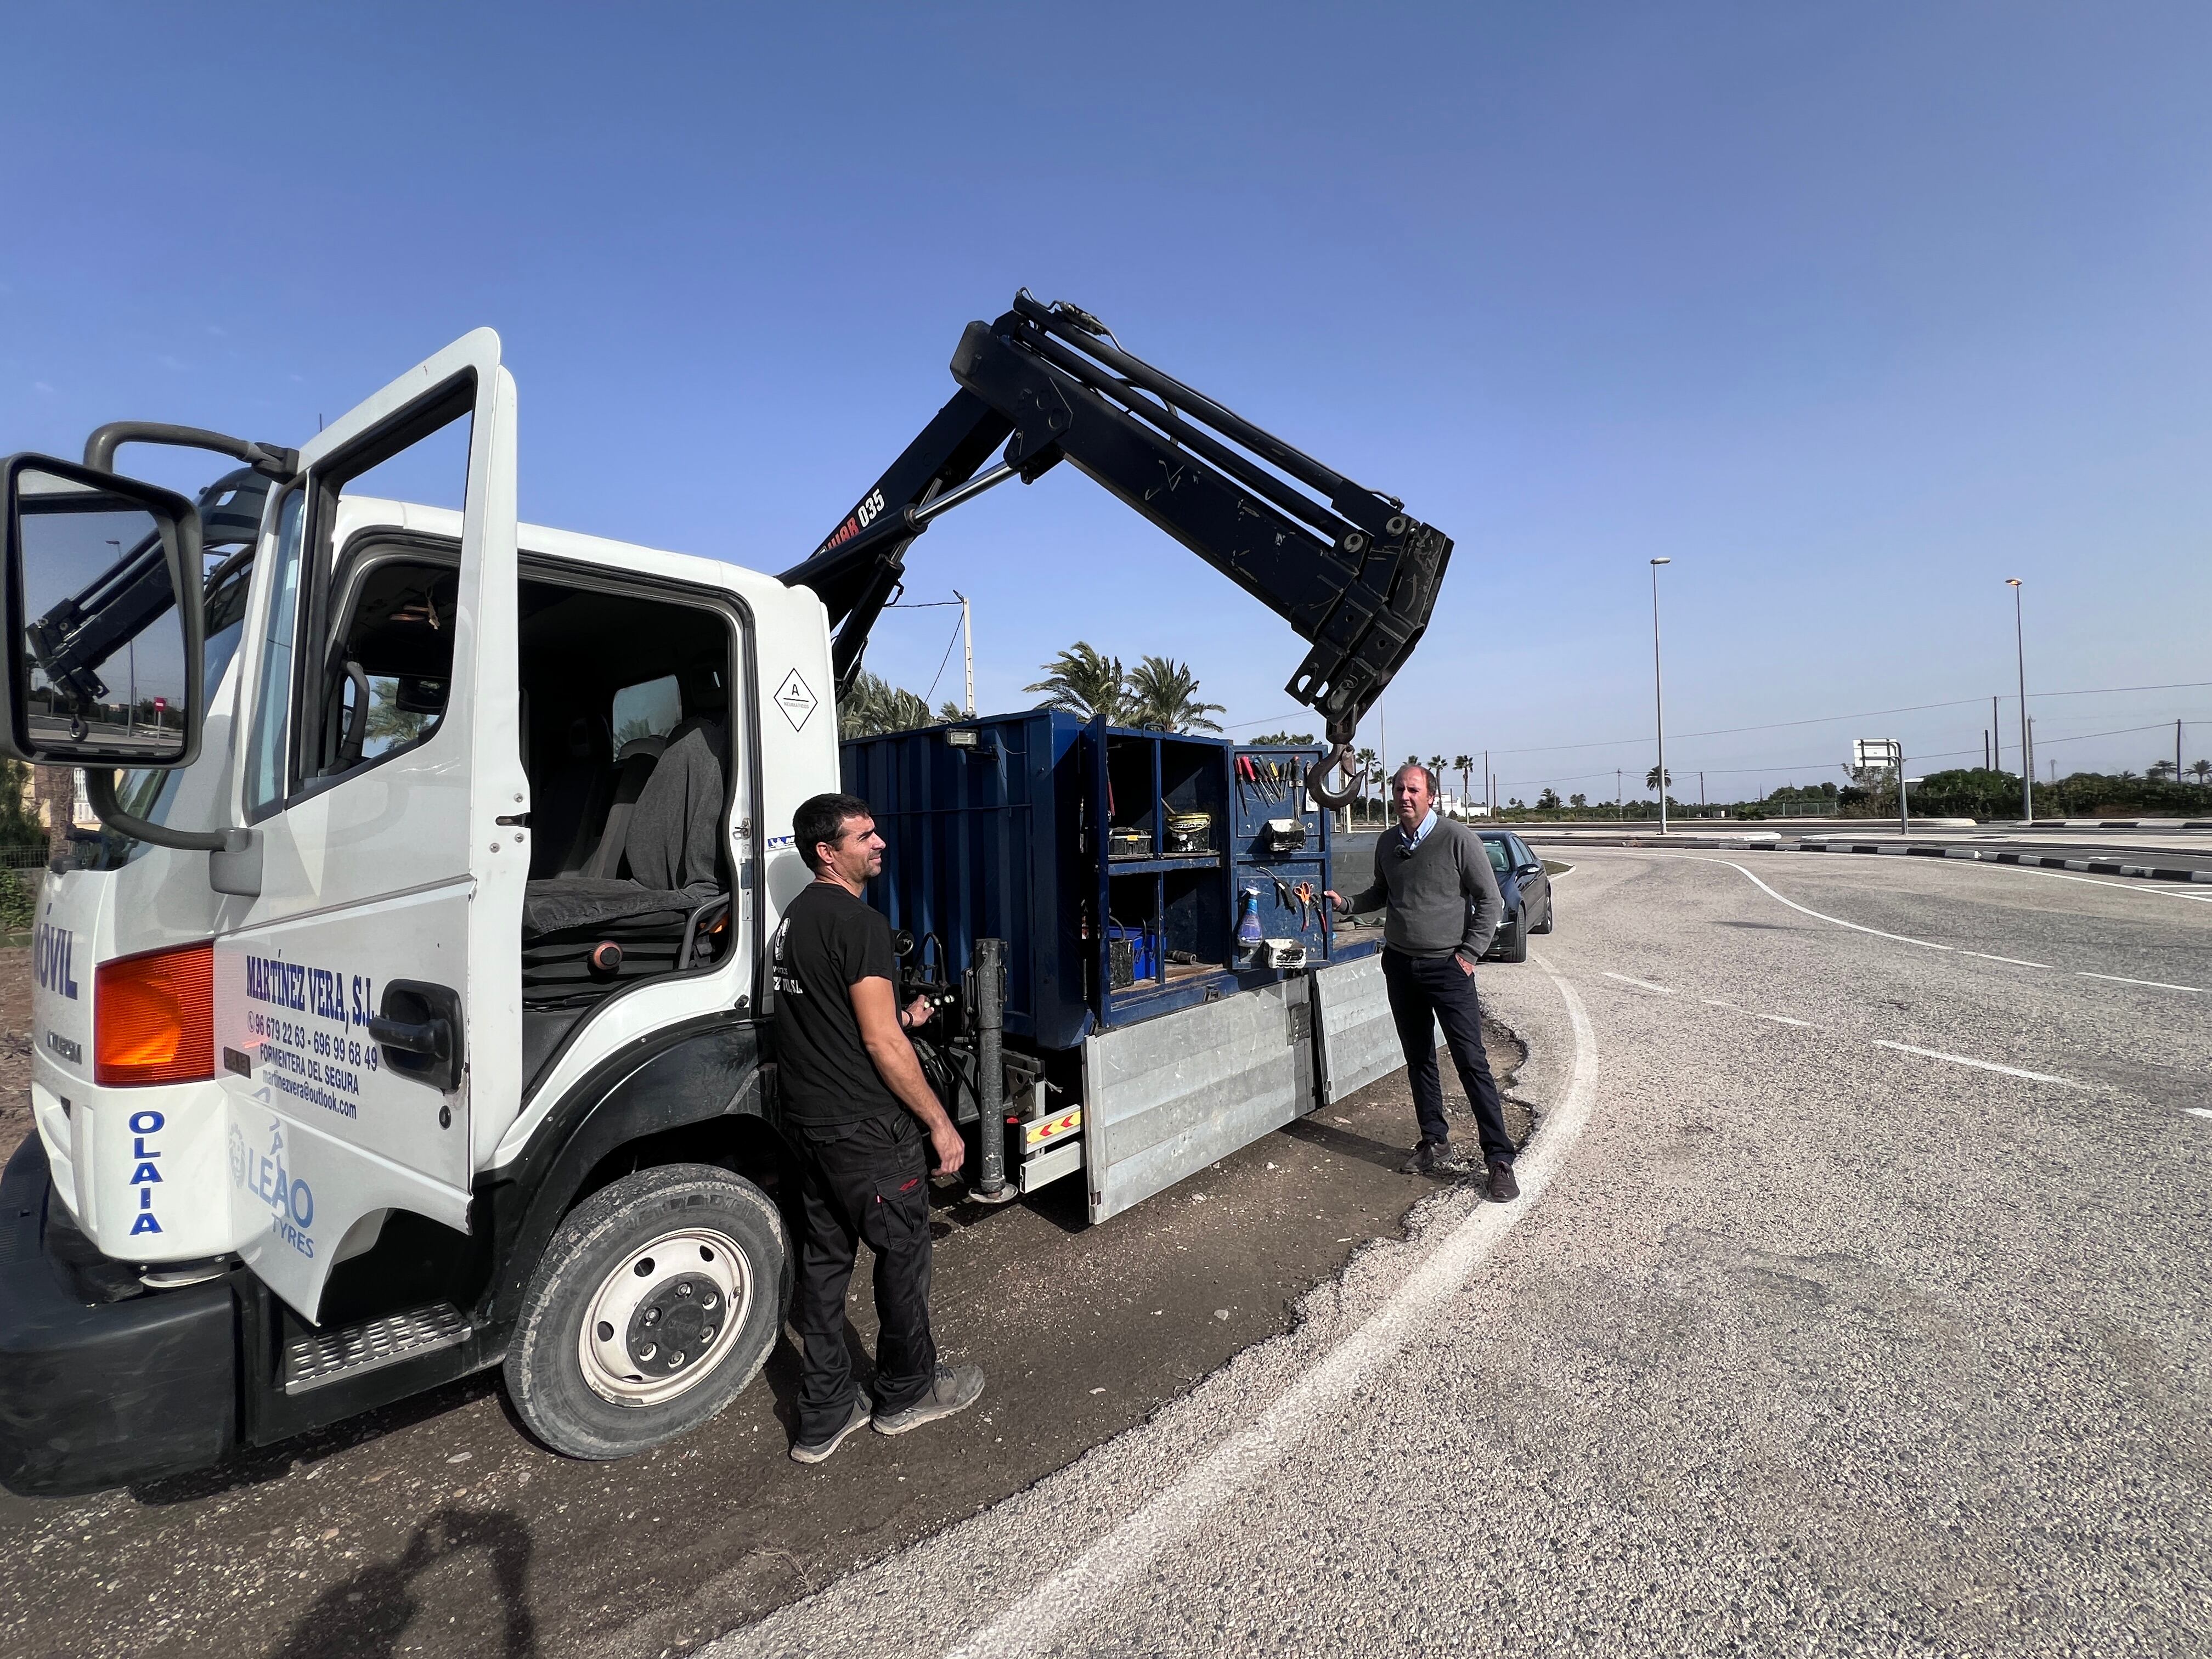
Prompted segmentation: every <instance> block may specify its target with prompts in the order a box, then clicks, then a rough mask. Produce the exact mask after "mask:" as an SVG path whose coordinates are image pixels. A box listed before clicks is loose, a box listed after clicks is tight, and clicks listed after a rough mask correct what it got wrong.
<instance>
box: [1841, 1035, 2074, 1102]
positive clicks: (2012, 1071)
mask: <svg viewBox="0 0 2212 1659" xmlns="http://www.w3.org/2000/svg"><path fill="white" fill-rule="evenodd" d="M1872 1042H1873V1043H1874V1046H1875V1048H1894V1049H1895V1050H1897V1052H1898V1053H1899V1054H1918V1055H1920V1056H1921V1057H1922V1058H1923V1060H1948V1061H1950V1063H1951V1064H1952V1065H1954V1066H1972V1067H1973V1068H1974V1069H1975V1070H1976V1071H1978V1072H2002V1073H2004V1074H2005V1075H2006V1076H2007V1077H2024V1078H2026V1079H2027V1080H2028V1081H2029V1082H2030V1083H2056V1084H2057V1085H2059V1086H2060V1087H2061V1088H2066V1089H2087V1087H2088V1086H2089V1085H2087V1084H2086V1083H2076V1082H2075V1080H2074V1079H2072V1078H2070V1077H2053V1076H2051V1073H2048V1072H2024V1071H2022V1070H2021V1068H2020V1067H2019V1066H2000V1065H1998V1064H1997V1063H1996V1061H1995V1060H1973V1059H1970V1058H1968V1057H1967V1056H1966V1055H1965V1054H1945V1053H1944V1052H1943V1051H1942V1049H1941V1048H1914V1047H1913V1046H1912V1045H1911V1043H1909V1042H1883V1041H1882V1039H1881V1038H1880V1037H1875V1038H1873V1039H1872Z"/></svg>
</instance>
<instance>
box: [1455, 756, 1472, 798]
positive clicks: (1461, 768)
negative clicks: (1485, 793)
mask: <svg viewBox="0 0 2212 1659" xmlns="http://www.w3.org/2000/svg"><path fill="white" fill-rule="evenodd" d="M1452 770H1453V771H1455V772H1456V773H1458V774H1459V803H1460V807H1461V810H1462V811H1464V810H1465V809H1466V806H1467V804H1468V801H1470V800H1471V799H1474V785H1473V784H1472V783H1470V782H1468V779H1470V778H1472V777H1473V776H1474V756H1472V755H1454V756H1453V757H1452Z"/></svg>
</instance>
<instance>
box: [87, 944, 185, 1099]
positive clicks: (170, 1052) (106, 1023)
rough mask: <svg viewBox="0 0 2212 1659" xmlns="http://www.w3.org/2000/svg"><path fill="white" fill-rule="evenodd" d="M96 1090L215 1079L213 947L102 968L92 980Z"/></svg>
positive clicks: (107, 964) (130, 959)
mask: <svg viewBox="0 0 2212 1659" xmlns="http://www.w3.org/2000/svg"><path fill="white" fill-rule="evenodd" d="M92 1011H93V1067H92V1077H93V1081H94V1082H95V1083H115V1084H122V1085H126V1086H127V1085H132V1084H145V1083H197V1082H198V1081H200V1080H201V1079H204V1078H210V1077H213V1076H214V1075H215V946H214V945H186V946H185V948H184V949H183V950H181V951H153V952H151V953H149V954H148V955H146V956H143V957H124V958H123V959H122V960H121V961H119V962H103V963H100V971H99V972H98V974H97V975H95V976H94V992H93V1003H92Z"/></svg>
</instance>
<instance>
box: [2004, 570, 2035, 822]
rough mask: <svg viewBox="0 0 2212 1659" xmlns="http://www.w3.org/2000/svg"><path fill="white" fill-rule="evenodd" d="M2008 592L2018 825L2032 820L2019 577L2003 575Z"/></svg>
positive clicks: (2032, 766)
mask: <svg viewBox="0 0 2212 1659" xmlns="http://www.w3.org/2000/svg"><path fill="white" fill-rule="evenodd" d="M2005 586H2007V587H2009V588H2010V589H2012V644H2013V651H2014V653H2015V655H2016V657H2017V658H2018V659H2019V663H2020V816H2021V822H2022V823H2027V822H2029V821H2031V820H2033V818H2034V817H2035V763H2034V761H2033V760H2032V759H2031V758H2030V756H2031V755H2032V753H2033V750H2030V749H2029V748H2028V746H2027V745H2028V736H2027V634H2026V633H2025V631H2024V630H2023V629H2022V626H2021V619H2020V578H2019V577H2017V576H2007V577H2006V578H2005Z"/></svg>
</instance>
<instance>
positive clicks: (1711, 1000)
mask: <svg viewBox="0 0 2212 1659" xmlns="http://www.w3.org/2000/svg"><path fill="white" fill-rule="evenodd" d="M1698 1000H1699V1001H1700V1002H1702V1003H1704V1004H1705V1006H1707V1007H1708V1008H1725V1009H1727V1010H1728V1011H1729V1012H1730V1013H1732V1014H1749V1015H1750V1016H1751V1017H1752V1018H1753V1019H1771V1020H1772V1021H1773V1022H1774V1023H1775V1024H1777V1025H1806V1026H1809V1025H1811V1024H1812V1023H1813V1022H1812V1021H1811V1020H1809V1019H1792V1018H1790V1016H1789V1015H1787V1014H1762V1013H1760V1012H1759V1010H1758V1009H1756V1008H1740V1007H1738V1006H1736V1005H1735V1003H1733V1002H1723V1001H1722V1000H1720V999H1719V998H1718V997H1699V999H1698Z"/></svg>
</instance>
